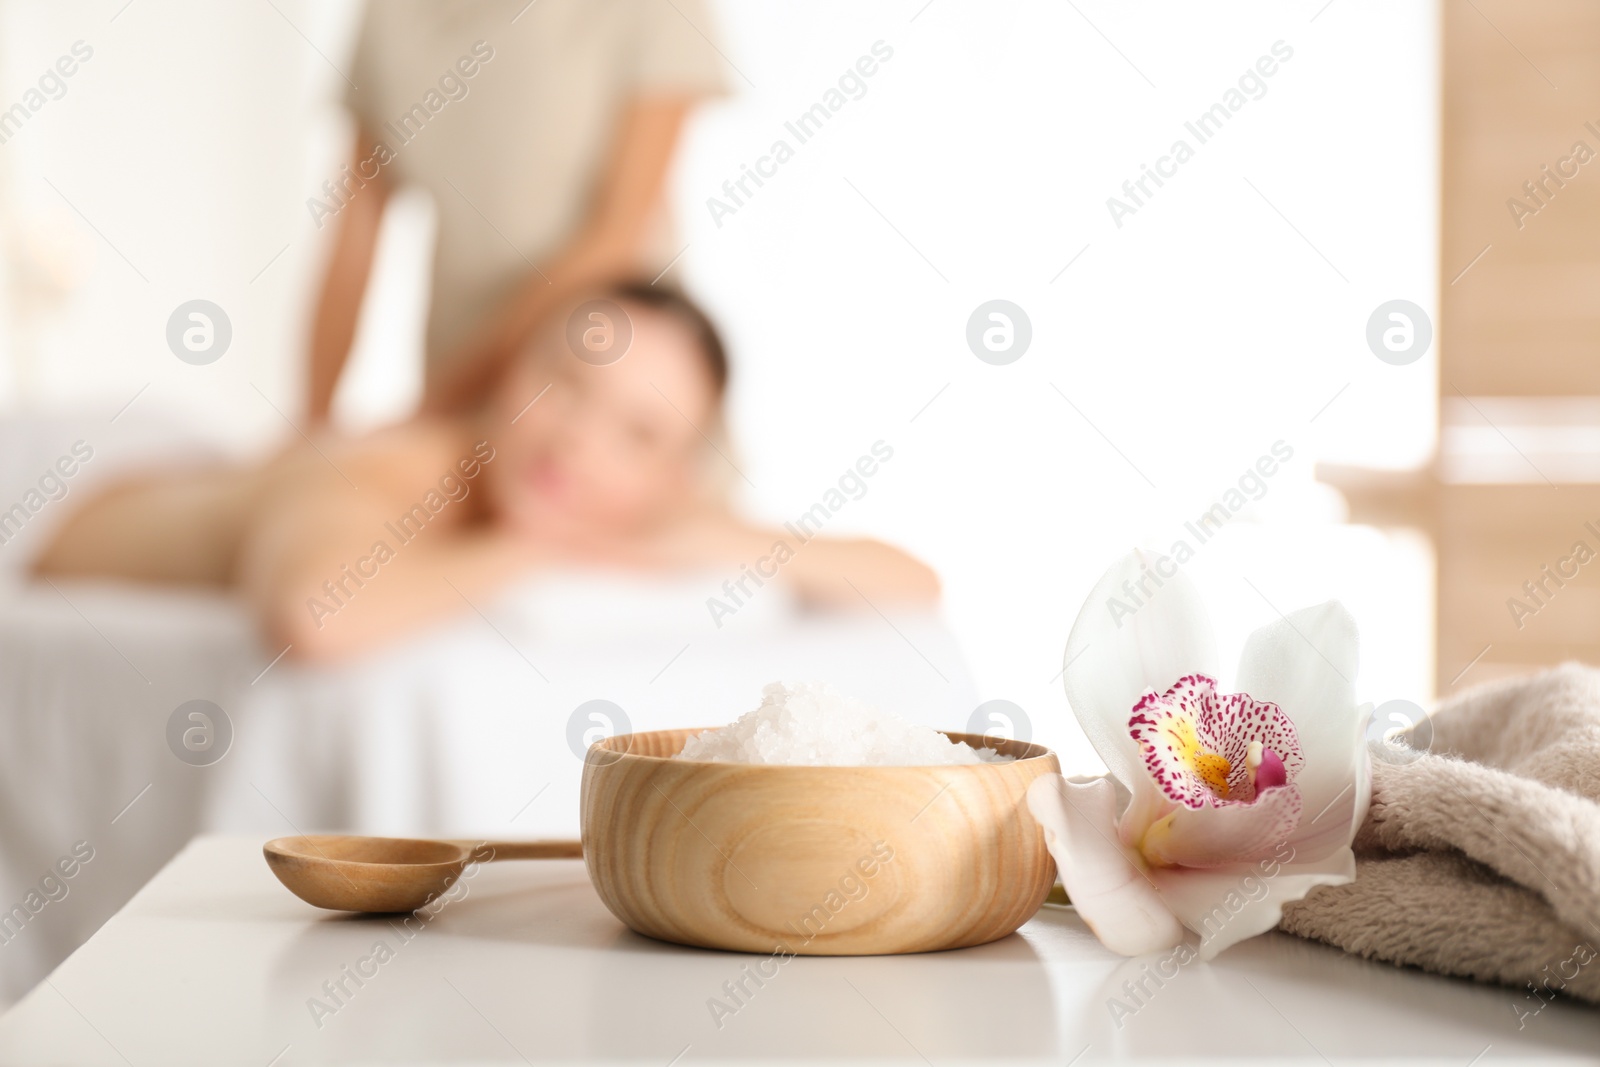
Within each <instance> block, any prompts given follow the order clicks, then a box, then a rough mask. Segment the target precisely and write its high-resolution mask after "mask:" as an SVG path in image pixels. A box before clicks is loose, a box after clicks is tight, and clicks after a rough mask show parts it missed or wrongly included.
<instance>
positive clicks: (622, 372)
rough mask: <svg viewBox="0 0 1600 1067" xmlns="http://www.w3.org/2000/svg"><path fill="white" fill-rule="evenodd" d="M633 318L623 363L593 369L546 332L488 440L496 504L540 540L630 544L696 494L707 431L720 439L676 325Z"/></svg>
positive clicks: (653, 313)
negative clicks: (607, 539)
mask: <svg viewBox="0 0 1600 1067" xmlns="http://www.w3.org/2000/svg"><path fill="white" fill-rule="evenodd" d="M623 310H624V311H625V312H626V313H627V315H628V317H629V318H630V320H631V321H632V324H633V339H632V342H631V344H630V345H629V347H628V351H627V353H626V354H625V355H624V356H623V357H622V358H621V359H620V360H618V361H617V362H615V363H612V364H610V365H608V366H594V365H592V364H590V363H586V362H584V361H583V360H581V359H579V358H578V357H577V356H576V355H574V354H573V352H572V351H571V350H570V349H569V348H568V347H567V342H566V337H565V335H564V331H562V330H560V329H555V330H549V331H546V332H545V333H544V334H542V335H541V336H540V338H539V340H537V341H536V342H535V343H534V345H533V346H531V348H530V349H529V350H528V352H526V353H525V354H524V355H523V356H522V357H521V358H520V359H519V360H518V361H517V364H516V366H515V367H514V368H513V369H512V371H511V373H509V374H508V375H507V377H506V383H505V385H504V387H503V388H502V392H501V395H500V398H499V401H498V403H497V404H496V405H495V406H494V408H493V409H491V411H490V413H489V419H490V425H488V426H487V427H485V433H486V435H487V436H488V438H489V440H490V441H491V442H493V444H494V446H495V449H496V452H497V453H498V455H497V456H496V457H495V461H494V462H493V463H490V464H489V465H488V466H487V467H486V468H485V473H486V474H487V475H488V476H489V487H490V497H491V499H492V501H493V505H494V507H495V509H496V510H497V512H498V513H499V514H500V516H501V517H502V518H503V519H505V520H506V521H508V522H510V523H511V524H513V525H514V526H516V527H517V528H519V529H522V530H524V531H525V532H527V533H529V534H532V535H534V536H537V537H544V538H549V539H555V540H568V539H572V538H593V537H604V536H607V535H620V534H626V533H629V532H632V531H636V530H639V529H641V528H643V527H646V526H648V525H650V523H651V522H652V521H653V520H656V519H658V518H660V517H661V516H662V515H663V514H664V513H665V512H667V511H668V510H669V509H670V508H671V507H672V506H673V505H674V504H676V503H679V502H681V501H682V500H683V499H684V498H685V496H686V495H687V494H688V493H689V492H690V491H691V490H692V488H693V483H694V471H695V468H696V465H697V463H698V461H699V455H700V449H701V448H703V447H704V441H703V439H702V438H701V430H704V431H706V432H708V433H709V432H710V429H711V423H712V422H713V421H714V418H715V415H716V408H717V397H716V395H715V386H714V384H713V382H712V378H711V374H710V371H709V369H708V368H707V367H706V360H705V357H704V355H703V354H702V353H701V352H700V350H699V348H698V345H697V343H696V341H695V339H694V337H693V335H692V334H691V333H690V331H689V330H688V328H686V327H685V326H684V325H683V324H682V323H680V322H679V321H678V320H677V319H676V318H675V317H673V316H672V315H671V314H669V313H666V312H662V311H657V310H654V309H652V308H645V307H639V306H637V305H633V304H627V305H624V306H623ZM547 386H548V389H547V388H546V387H547ZM541 391H542V395H541ZM534 397H538V398H539V399H538V400H537V401H535V402H534V403H533V404H532V405H531V406H529V401H531V400H533V399H534ZM697 427H698V428H697Z"/></svg>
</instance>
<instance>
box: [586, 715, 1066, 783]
mask: <svg viewBox="0 0 1600 1067" xmlns="http://www.w3.org/2000/svg"><path fill="white" fill-rule="evenodd" d="M719 729H722V727H720V726H692V727H682V726H679V727H669V728H667V729H664V730H633V731H630V732H628V733H625V734H613V735H611V736H610V737H605V738H601V739H600V740H599V741H596V742H595V743H594V744H592V745H590V746H589V748H588V750H587V751H585V753H584V766H585V768H587V767H588V766H589V765H590V764H591V763H593V764H596V765H598V766H607V765H609V764H612V763H616V762H618V761H620V760H623V759H632V760H641V761H646V762H655V763H668V764H672V765H674V766H682V767H725V768H728V769H729V770H753V769H760V770H764V771H784V772H797V771H798V772H817V771H955V772H962V771H979V772H982V771H983V770H985V769H987V770H990V771H996V770H1004V769H1005V768H1008V767H1018V766H1023V765H1028V764H1032V763H1033V762H1034V761H1035V760H1046V759H1054V758H1056V753H1055V750H1054V749H1052V748H1050V747H1049V746H1047V745H1041V744H1039V743H1038V742H1035V741H1017V740H1014V739H1006V740H1003V741H1001V742H1000V743H1001V744H1002V745H1010V746H1015V745H1021V746H1025V747H1026V748H1027V749H1029V750H1030V751H1028V752H1027V753H1026V754H1018V755H1017V756H1016V758H1014V759H1013V760H1011V761H1010V762H1009V763H988V762H985V763H821V764H816V763H739V762H734V761H732V760H692V759H679V758H678V757H676V756H652V755H648V754H646V753H643V752H635V751H633V749H632V746H631V744H630V745H629V747H628V748H622V749H618V748H617V747H616V745H617V744H618V743H620V742H622V741H625V740H629V739H631V738H635V737H644V736H647V735H650V734H676V733H681V734H685V735H691V736H692V735H695V734H700V733H704V732H705V731H707V730H719ZM938 732H939V733H941V734H943V735H944V736H945V737H948V738H950V739H952V740H955V741H965V742H967V743H968V744H973V742H974V740H977V741H982V740H983V738H984V735H982V734H971V733H967V732H966V731H964V730H939V731H938ZM973 747H990V748H992V747H995V746H994V745H993V744H992V743H991V744H989V745H984V746H979V745H974V746H973ZM596 749H600V750H601V751H602V752H605V753H606V754H607V756H606V758H603V759H593V758H592V754H593V753H594V752H595V750H596ZM1002 754H1005V753H1002Z"/></svg>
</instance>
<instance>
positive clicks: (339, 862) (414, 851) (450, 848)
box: [262, 834, 583, 912]
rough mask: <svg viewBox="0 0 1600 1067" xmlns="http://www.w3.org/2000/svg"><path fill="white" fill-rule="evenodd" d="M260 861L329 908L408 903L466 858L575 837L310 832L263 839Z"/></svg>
mask: <svg viewBox="0 0 1600 1067" xmlns="http://www.w3.org/2000/svg"><path fill="white" fill-rule="evenodd" d="M262 852H264V853H265V854H266V857H267V866H268V867H271V868H272V873H273V874H275V875H277V876H278V881H280V882H282V883H283V884H284V885H286V886H288V887H289V892H291V893H293V894H294V895H295V896H297V897H299V898H300V899H301V900H303V901H305V902H306V903H307V904H315V905H316V906H317V907H319V908H329V909H331V910H333V911H366V912H400V911H416V910H417V909H418V908H420V907H422V906H423V905H424V904H426V903H428V902H429V901H430V900H433V899H434V898H436V897H438V896H439V895H440V894H442V893H443V892H444V891H445V890H446V889H448V888H450V886H451V884H452V883H454V882H455V880H456V879H457V878H459V877H461V872H462V871H463V870H465V869H466V867H467V864H468V863H474V862H475V863H487V862H490V861H491V860H543V859H579V858H581V857H582V856H583V844H582V843H581V842H579V841H426V840H421V839H417V838H408V837H352V836H349V835H347V834H311V835H308V836H305V837H280V838H277V839H276V840H273V841H268V842H267V843H266V845H265V847H263V849H262Z"/></svg>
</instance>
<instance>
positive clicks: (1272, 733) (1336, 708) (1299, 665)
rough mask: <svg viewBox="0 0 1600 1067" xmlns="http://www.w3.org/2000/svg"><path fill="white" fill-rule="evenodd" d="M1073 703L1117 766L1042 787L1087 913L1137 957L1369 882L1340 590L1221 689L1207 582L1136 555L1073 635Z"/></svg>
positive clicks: (1216, 945) (1350, 625) (1264, 644)
mask: <svg viewBox="0 0 1600 1067" xmlns="http://www.w3.org/2000/svg"><path fill="white" fill-rule="evenodd" d="M1065 660H1066V667H1065V670H1064V672H1063V677H1064V679H1065V683H1066V690H1067V699H1068V701H1069V702H1070V703H1071V705H1072V710H1073V712H1074V714H1076V715H1077V718H1078V722H1079V723H1080V724H1081V725H1082V727H1083V731H1084V733H1085V734H1087V735H1088V738H1089V741H1090V743H1092V744H1093V745H1094V747H1095V751H1096V752H1098V753H1099V755H1100V757H1101V759H1102V760H1104V761H1105V764H1106V767H1107V768H1108V770H1109V771H1110V774H1109V775H1108V776H1107V777H1103V778H1097V779H1094V780H1091V781H1068V780H1067V779H1065V778H1063V777H1061V776H1060V775H1046V776H1044V777H1042V778H1040V779H1038V780H1037V781H1035V782H1034V783H1033V785H1032V786H1031V787H1030V788H1029V790H1028V808H1029V810H1030V811H1031V812H1032V813H1033V815H1034V817H1035V818H1037V819H1038V820H1039V822H1040V824H1041V825H1042V826H1043V827H1044V830H1045V841H1046V844H1047V845H1048V846H1049V849H1050V854H1051V855H1052V856H1053V857H1055V861H1056V867H1057V868H1058V870H1059V871H1060V874H1061V881H1062V884H1063V885H1064V886H1065V887H1066V890H1067V894H1068V896H1069V897H1070V898H1071V900H1072V903H1073V905H1074V906H1075V907H1076V908H1077V910H1078V914H1079V916H1080V917H1081V918H1082V919H1083V921H1084V922H1085V923H1086V924H1088V926H1089V928H1090V929H1091V930H1093V931H1094V933H1095V935H1096V936H1097V937H1099V938H1100V940H1101V941H1102V942H1103V943H1104V944H1105V945H1106V946H1107V947H1108V948H1110V949H1112V950H1113V951H1115V952H1119V953H1121V954H1123V955H1126V956H1138V955H1143V954H1144V953H1147V952H1155V951H1160V950H1163V949H1169V948H1176V947H1177V946H1178V945H1179V944H1180V943H1184V942H1185V938H1186V936H1187V935H1186V934H1185V928H1187V929H1188V930H1192V931H1194V932H1195V933H1196V934H1198V935H1199V936H1200V944H1199V946H1198V950H1197V953H1196V954H1197V955H1198V957H1199V958H1200V959H1209V958H1211V957H1212V956H1214V955H1216V954H1217V953H1218V952H1221V951H1222V950H1223V949H1225V948H1227V947H1228V946H1229V945H1232V944H1234V943H1236V942H1238V941H1241V940H1243V939H1245V938H1247V937H1254V936H1255V935H1256V934H1260V933H1264V932H1265V931H1267V930H1270V929H1271V928H1272V927H1274V926H1276V925H1277V923H1278V919H1279V917H1280V915H1281V912H1282V907H1283V905H1284V904H1285V903H1288V902H1290V901H1294V900H1298V899H1300V898H1301V897H1303V896H1305V894H1306V893H1307V892H1309V891H1310V890H1311V889H1312V888H1313V887H1315V886H1318V885H1342V884H1344V883H1346V882H1349V881H1351V880H1352V879H1354V877H1355V857H1354V855H1353V854H1352V852H1351V850H1350V842H1351V839H1352V837H1353V836H1354V834H1355V831H1356V828H1357V827H1359V826H1360V824H1361V821H1362V820H1363V819H1364V818H1365V817H1366V810H1367V803H1368V799H1369V795H1370V791H1371V777H1370V775H1371V768H1370V765H1369V762H1368V756H1367V750H1366V746H1365V743H1364V739H1363V733H1364V731H1365V726H1366V718H1367V716H1368V715H1369V714H1370V707H1369V706H1364V707H1357V705H1356V700H1355V690H1354V685H1353V682H1354V679H1355V676H1356V628H1355V620H1354V619H1352V618H1351V616H1350V613H1349V612H1348V611H1346V610H1345V609H1344V607H1343V606H1342V605H1341V604H1339V603H1338V602H1337V601H1329V602H1327V603H1326V604H1322V605H1321V606H1319V607H1313V608H1306V609H1304V610H1301V611H1297V612H1294V613H1293V614H1291V615H1288V616H1285V617H1283V618H1281V619H1280V620H1279V621H1278V622H1275V623H1273V624H1271V625H1269V626H1266V627H1264V628H1262V629H1260V630H1257V631H1256V632H1255V633H1254V634H1252V635H1251V637H1250V639H1249V641H1248V642H1246V644H1245V648H1244V653H1243V655H1242V657H1241V659H1240V663H1239V671H1238V675H1237V677H1236V684H1237V686H1238V689H1239V691H1238V692H1232V693H1224V692H1221V691H1219V689H1218V686H1217V681H1216V679H1217V673H1216V670H1215V667H1214V662H1215V660H1216V650H1215V647H1214V643H1213V639H1212V634H1211V626H1210V622H1209V620H1208V618H1207V616H1206V612H1205V607H1204V605H1203V604H1202V603H1201V600H1200V597H1199V595H1198V593H1197V592H1196V591H1195V589H1194V586H1193V585H1192V584H1191V583H1190V582H1189V581H1188V579H1187V578H1186V577H1185V576H1184V575H1183V574H1182V573H1181V572H1180V570H1179V569H1178V567H1177V566H1176V564H1175V562H1174V560H1173V559H1172V558H1171V557H1168V556H1157V555H1153V554H1150V553H1143V552H1135V553H1134V554H1132V555H1130V556H1128V557H1127V558H1125V559H1123V560H1122V561H1121V562H1119V563H1118V564H1116V565H1115V566H1113V567H1112V568H1111V569H1110V570H1109V571H1107V572H1106V575H1105V576H1104V577H1103V578H1101V579H1100V582H1099V584H1098V585H1096V586H1095V588H1094V591H1093V592H1091V593H1090V594H1089V598H1088V600H1087V601H1085V603H1084V606H1083V609H1082V610H1081V611H1080V612H1079V614H1078V618H1077V621H1076V622H1075V623H1074V624H1073V627H1072V634H1071V636H1070V637H1069V638H1068V639H1067V648H1066V655H1065Z"/></svg>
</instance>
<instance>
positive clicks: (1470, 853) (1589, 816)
mask: <svg viewBox="0 0 1600 1067" xmlns="http://www.w3.org/2000/svg"><path fill="white" fill-rule="evenodd" d="M1430 728H1431V732H1432V741H1431V744H1430V745H1428V746H1427V747H1428V750H1429V751H1428V752H1427V753H1426V754H1421V755H1418V754H1416V753H1415V752H1412V751H1407V750H1404V749H1400V748H1397V747H1396V746H1393V745H1389V744H1382V743H1374V744H1373V745H1372V751H1373V768H1372V806H1371V809H1370V812H1369V814H1368V816H1367V820H1366V822H1365V823H1364V824H1363V825H1362V827H1361V830H1360V831H1359V833H1358V834H1357V835H1356V840H1355V849H1356V879H1355V881H1354V882H1352V883H1349V884H1347V885H1342V886H1322V887H1319V888H1317V889H1314V890H1312V891H1311V893H1310V894H1309V895H1308V896H1307V897H1306V898H1305V899H1303V900H1301V901H1298V902H1296V903H1294V904H1291V905H1287V906H1285V907H1284V909H1283V920H1282V923H1281V928H1282V929H1283V930H1286V931H1288V932H1289V933H1292V934H1297V935H1299V936H1301V937H1306V938H1312V939H1315V940H1318V941H1325V942H1327V943H1328V944H1330V945H1335V946H1337V947H1339V948H1342V949H1344V950H1345V951H1347V952H1351V953H1355V954H1357V955H1360V956H1365V957H1368V958H1372V959H1379V960H1386V961H1388V962H1391V963H1397V964H1409V965H1412V966H1415V967H1420V968H1422V969H1423V970H1428V971H1434V972H1437V973H1439V974H1448V975H1456V976H1460V977H1464V978H1474V979H1477V980H1479V981H1483V982H1498V983H1501V984H1504V985H1508V986H1515V987H1518V988H1521V989H1523V990H1524V992H1525V998H1526V1005H1525V1006H1523V1007H1521V1008H1520V1010H1521V1011H1523V1012H1526V1013H1529V1014H1531V1013H1535V1012H1537V1011H1538V1010H1539V1009H1540V1008H1541V1007H1542V1006H1543V1004H1544V1003H1545V1002H1547V1001H1549V1000H1550V999H1552V998H1553V997H1554V996H1555V995H1556V994H1557V993H1565V994H1568V995H1570V996H1576V997H1580V998H1582V999H1584V1000H1588V1001H1591V1002H1595V1003H1600V670H1595V669H1592V668H1589V667H1584V666H1581V665H1579V664H1576V663H1568V664H1565V665H1563V666H1561V667H1559V668H1556V669H1555V670H1551V671H1547V672H1544V673H1542V674H1538V675H1534V676H1531V677H1527V678H1516V679H1511V680H1509V681H1505V682H1499V683H1492V684H1486V685H1483V686H1479V687H1476V688H1474V689H1471V690H1469V691H1467V692H1465V693H1463V694H1461V695H1460V696H1458V697H1456V698H1454V699H1452V700H1450V701H1448V702H1446V703H1445V704H1443V705H1442V706H1441V707H1440V708H1439V709H1438V710H1437V711H1436V712H1435V713H1434V714H1433V716H1431V718H1430V719H1429V720H1428V722H1427V723H1425V724H1419V726H1418V727H1413V728H1412V731H1411V733H1412V734H1413V735H1417V736H1418V738H1419V747H1421V744H1420V736H1421V735H1424V734H1426V733H1427V731H1428V730H1429V729H1430Z"/></svg>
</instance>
